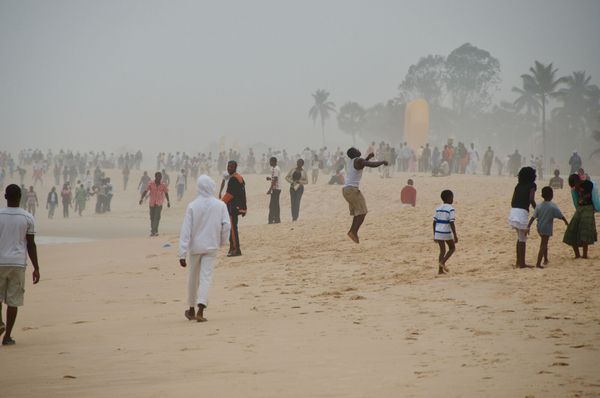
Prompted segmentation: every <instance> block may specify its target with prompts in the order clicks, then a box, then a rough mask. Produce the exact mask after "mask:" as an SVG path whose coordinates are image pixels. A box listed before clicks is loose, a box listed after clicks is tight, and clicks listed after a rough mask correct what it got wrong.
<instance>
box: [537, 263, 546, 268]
mask: <svg viewBox="0 0 600 398" xmlns="http://www.w3.org/2000/svg"><path fill="white" fill-rule="evenodd" d="M544 264H546V262H544ZM535 267H536V268H541V269H544V268H546V267H544V266H543V265H542V264H536V266H535Z"/></svg>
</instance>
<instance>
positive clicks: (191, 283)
mask: <svg viewBox="0 0 600 398" xmlns="http://www.w3.org/2000/svg"><path fill="white" fill-rule="evenodd" d="M216 260H217V253H216V252H215V253H205V254H190V261H189V264H188V304H189V306H190V307H195V306H196V305H198V304H203V305H205V306H206V303H207V298H208V290H209V289H210V284H211V283H212V275H213V269H214V268H215V265H216V263H217V261H216Z"/></svg>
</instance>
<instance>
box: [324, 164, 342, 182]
mask: <svg viewBox="0 0 600 398" xmlns="http://www.w3.org/2000/svg"><path fill="white" fill-rule="evenodd" d="M345 181H346V180H345V178H344V168H343V167H338V168H337V169H336V170H335V174H334V175H332V176H331V178H330V179H329V182H328V183H327V184H329V185H344V182H345Z"/></svg>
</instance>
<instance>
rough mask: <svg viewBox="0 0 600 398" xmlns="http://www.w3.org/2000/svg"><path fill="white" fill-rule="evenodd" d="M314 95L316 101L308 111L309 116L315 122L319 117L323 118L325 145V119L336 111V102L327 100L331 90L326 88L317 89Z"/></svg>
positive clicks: (322, 129)
mask: <svg viewBox="0 0 600 398" xmlns="http://www.w3.org/2000/svg"><path fill="white" fill-rule="evenodd" d="M312 97H313V99H314V101H315V103H314V105H313V106H312V107H311V108H310V110H309V111H308V116H309V117H310V118H311V119H312V120H313V123H316V122H317V119H318V118H320V119H321V132H322V134H323V146H325V121H326V120H327V119H329V117H330V116H331V113H335V104H334V103H333V102H331V101H328V100H327V99H328V98H329V92H328V91H326V90H317V91H315V93H314V94H312Z"/></svg>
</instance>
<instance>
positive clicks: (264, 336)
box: [0, 172, 600, 398]
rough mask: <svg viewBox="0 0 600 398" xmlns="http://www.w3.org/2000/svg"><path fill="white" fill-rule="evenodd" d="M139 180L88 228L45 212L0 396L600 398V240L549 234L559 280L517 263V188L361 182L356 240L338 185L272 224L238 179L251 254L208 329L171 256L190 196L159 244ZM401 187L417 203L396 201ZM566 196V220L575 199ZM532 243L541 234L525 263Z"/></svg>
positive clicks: (466, 179)
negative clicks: (452, 249)
mask: <svg viewBox="0 0 600 398" xmlns="http://www.w3.org/2000/svg"><path fill="white" fill-rule="evenodd" d="M109 174H110V173H109ZM139 175H140V174H139V172H136V173H135V174H132V177H131V179H130V187H129V190H128V191H127V192H122V187H121V179H120V177H119V176H118V175H117V173H116V172H114V173H113V175H112V176H113V183H114V185H115V197H114V200H113V205H112V209H113V211H112V212H111V213H110V214H104V215H93V214H92V209H93V203H92V202H88V210H86V211H85V214H84V217H81V218H80V217H78V216H77V215H72V216H71V218H70V219H67V220H65V219H62V217H60V216H61V214H62V213H61V212H60V211H57V215H58V217H57V218H56V219H55V220H48V219H47V218H46V211H45V210H43V208H42V207H40V210H38V214H37V217H36V220H37V222H38V235H39V236H40V238H39V239H40V240H42V239H43V238H44V237H45V239H47V241H48V239H49V240H50V241H51V243H53V244H44V245H41V244H40V245H39V246H38V252H39V257H40V267H41V281H40V283H39V284H38V285H36V286H33V285H32V284H31V278H30V275H29V274H30V271H31V268H29V269H28V284H27V287H26V290H27V291H26V294H25V306H24V307H22V308H21V310H20V312H19V317H18V319H17V325H16V326H15V330H14V331H13V337H14V338H15V340H16V341H17V344H16V345H15V346H12V347H0V358H1V359H2V360H1V361H0V381H1V384H2V393H1V394H0V395H1V396H2V397H3V398H10V397H29V398H34V397H45V398H47V397H61V398H64V397H86V398H94V397H109V396H112V397H188V396H193V395H201V396H207V397H214V396H219V397H597V396H600V352H599V349H600V295H599V292H600V246H599V245H594V246H592V247H591V248H590V255H591V259H589V260H574V259H573V254H572V251H571V249H570V248H569V247H567V246H566V245H564V244H563V243H562V234H563V233H564V230H565V226H564V225H563V224H562V222H558V221H557V222H555V226H554V236H553V238H552V239H551V240H550V248H549V256H550V264H549V265H548V267H547V268H546V269H544V270H539V269H525V270H516V269H513V267H512V264H513V263H514V257H515V254H514V246H515V240H516V236H515V235H516V234H515V233H514V232H513V231H511V230H510V229H509V227H508V225H507V222H506V219H507V216H508V212H509V205H510V197H511V195H512V190H513V188H514V184H515V183H516V178H509V177H483V176H464V175H460V176H452V177H448V178H434V177H431V176H428V175H420V174H416V175H415V174H408V173H401V174H398V173H396V174H395V175H394V176H393V178H391V179H381V178H380V177H379V174H378V173H377V172H372V173H365V176H364V178H363V181H362V183H361V190H362V191H363V192H364V195H365V197H366V200H367V205H368V207H369V214H368V216H367V218H366V221H365V224H364V225H363V227H362V229H361V231H360V232H361V233H360V237H361V243H360V244H359V245H356V244H354V243H353V242H352V241H350V240H349V239H348V237H347V236H346V231H347V230H348V228H349V225H350V222H351V218H350V216H349V215H348V209H347V205H346V203H345V201H344V199H343V197H342V195H341V187H339V186H328V185H325V182H326V179H328V176H321V177H320V181H319V183H318V184H317V185H312V184H311V185H308V186H306V190H305V193H304V196H303V198H302V205H301V210H300V219H299V221H298V222H295V223H292V222H291V215H290V204H289V193H288V192H286V191H283V192H282V195H281V207H282V209H281V214H282V223H281V224H278V225H266V221H267V212H268V196H267V195H265V193H266V191H267V189H268V185H267V183H266V181H265V180H264V176H259V175H250V176H245V178H246V181H247V190H248V216H247V217H246V218H244V219H243V220H242V221H241V222H240V241H241V249H242V251H243V253H244V255H243V256H242V257H237V258H226V257H225V253H226V248H223V250H222V252H221V254H220V256H219V263H218V266H217V268H216V271H215V279H214V282H213V286H212V290H211V292H210V295H209V306H208V309H207V311H206V317H207V318H208V319H209V321H208V322H207V323H196V322H190V321H187V320H186V319H185V318H184V316H183V311H184V310H185V309H186V308H187V305H186V303H185V297H186V275H187V274H186V271H185V270H184V269H182V268H181V267H180V266H179V264H178V261H177V257H176V252H177V243H178V231H179V227H180V224H181V221H182V218H183V212H184V210H185V206H186V204H187V203H188V202H189V201H190V200H191V199H192V198H193V197H194V189H188V191H187V192H186V195H185V197H184V200H183V201H182V202H179V203H178V202H176V201H175V200H174V196H175V194H174V193H172V200H173V204H172V207H171V208H170V209H166V208H165V209H164V210H163V215H162V220H161V226H160V233H161V235H160V236H159V237H157V238H150V237H149V236H148V235H149V220H148V208H147V205H143V206H139V205H138V203H137V201H138V199H139V197H138V193H137V191H135V186H134V185H135V183H136V182H137V181H138V180H139ZM214 177H215V176H213V178H214ZM409 177H410V178H413V179H414V180H415V187H416V188H417V191H418V194H417V207H416V208H403V207H402V206H401V205H400V201H399V197H400V189H401V188H402V186H403V185H404V184H405V182H406V179H407V178H409ZM216 181H217V184H219V182H220V180H216ZM546 184H547V181H543V182H538V188H539V189H541V187H542V186H544V185H546ZM47 188H48V187H46V188H45V189H43V190H40V191H39V193H38V195H39V197H40V198H45V194H46V192H47ZM446 188H449V189H452V190H453V191H454V194H455V202H454V207H455V208H456V214H457V222H456V227H457V231H458V236H459V238H460V241H459V243H458V244H457V252H456V254H455V255H454V257H452V258H451V260H450V261H449V263H448V266H449V268H450V270H451V272H450V274H449V275H445V276H441V277H438V276H437V275H436V272H437V245H436V244H435V243H434V242H433V240H432V239H433V238H432V232H431V229H432V228H431V223H432V215H433V211H434V209H435V207H436V206H437V205H438V204H439V203H440V200H439V193H440V192H441V190H442V189H446ZM539 189H538V193H537V197H536V200H542V199H541V197H540V196H539ZM555 202H556V203H557V204H558V206H559V207H560V208H561V210H562V211H563V212H564V214H565V216H566V217H567V218H568V219H570V217H571V216H572V214H573V212H574V209H573V206H572V204H571V199H570V193H569V191H568V190H563V191H555ZM52 237H70V238H85V239H86V240H89V241H85V242H81V243H60V239H58V242H57V241H56V239H55V240H54V241H53V240H52V239H51V238H52ZM539 242H540V239H539V237H538V236H537V233H535V232H532V234H531V238H530V240H529V242H528V247H527V249H528V250H527V261H528V263H534V262H535V257H536V255H537V248H538V245H539Z"/></svg>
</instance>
